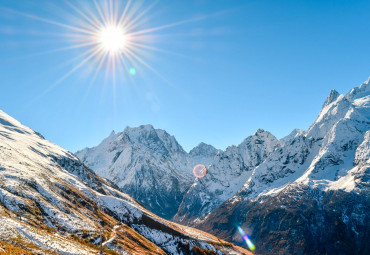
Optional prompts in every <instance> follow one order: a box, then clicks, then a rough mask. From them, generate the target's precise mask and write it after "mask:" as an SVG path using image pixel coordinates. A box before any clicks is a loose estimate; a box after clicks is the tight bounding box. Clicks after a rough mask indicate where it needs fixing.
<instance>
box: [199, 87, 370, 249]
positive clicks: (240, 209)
mask: <svg viewBox="0 0 370 255" xmlns="http://www.w3.org/2000/svg"><path fill="white" fill-rule="evenodd" d="M369 130H370V84H369V80H368V81H366V82H365V83H363V84H362V85H361V86H360V87H359V88H355V89H352V90H351V91H350V92H348V93H347V94H346V95H340V94H339V93H338V92H336V91H334V90H333V91H331V92H330V94H329V96H328V98H327V100H326V101H325V103H324V105H323V108H322V110H321V112H320V114H319V116H318V117H317V119H316V121H315V122H314V123H313V124H312V126H311V127H310V128H309V129H308V130H307V131H306V132H295V133H296V134H294V136H293V135H292V136H290V138H289V139H286V140H285V141H284V143H283V145H282V147H281V148H278V149H277V150H275V151H274V152H272V153H271V155H270V156H269V157H268V158H267V159H266V160H265V161H264V162H263V163H261V164H260V165H259V166H257V167H256V168H255V169H253V171H252V173H251V174H250V177H249V179H248V180H247V182H245V184H244V185H243V187H242V188H241V189H240V190H239V191H238V192H237V193H236V194H235V195H234V196H233V197H232V198H230V199H229V200H228V201H226V202H225V203H224V204H222V205H221V206H219V207H218V208H217V209H215V210H214V211H213V212H212V213H211V214H209V215H208V216H207V219H206V222H204V224H202V225H198V227H201V228H202V229H205V230H211V231H212V233H214V234H217V235H219V236H221V237H223V238H227V239H228V240H232V241H235V242H237V243H241V241H240V240H239V239H238V238H239V237H238V235H237V233H236V228H235V227H234V226H235V225H242V227H244V228H247V229H249V231H250V234H251V235H252V237H254V238H255V239H256V243H257V247H259V249H257V252H262V253H264V252H267V253H273V254H285V253H291V254H292V253H295V254H297V253H298V254H311V253H312V254H314V253H320V254H321V253H328V254H341V253H343V254H366V252H369V250H370V247H369V244H368V242H367V241H366V240H367V239H368V238H369V233H370V228H369V225H368V222H369V220H370V217H369V211H370V201H369V191H370V190H369V187H370V183H369V180H370V178H369V177H370V164H369V163H370V162H369V156H370V155H369ZM220 222H227V224H228V226H226V224H220ZM297 244H298V245H297Z"/></svg>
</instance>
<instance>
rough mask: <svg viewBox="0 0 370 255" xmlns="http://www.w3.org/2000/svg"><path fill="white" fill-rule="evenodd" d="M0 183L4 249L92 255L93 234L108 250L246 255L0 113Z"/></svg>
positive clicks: (0, 242) (0, 241)
mask: <svg viewBox="0 0 370 255" xmlns="http://www.w3.org/2000/svg"><path fill="white" fill-rule="evenodd" d="M144 128H145V127H144ZM172 149H173V151H176V150H177V149H178V148H176V147H172ZM0 184H1V185H0V224H1V228H0V248H1V250H2V251H4V250H5V252H6V254H69V255H72V254H76V255H77V254H97V252H98V250H99V247H98V246H97V244H98V243H99V242H100V233H101V234H102V236H103V238H104V243H103V244H104V247H105V248H104V249H105V251H106V252H109V254H198V253H201V252H203V253H206V254H247V253H248V251H246V250H244V249H242V248H239V247H236V246H234V245H232V244H229V243H226V242H225V241H222V240H220V239H218V238H216V237H214V236H212V235H209V234H207V233H205V232H202V231H198V230H195V229H192V228H189V227H185V226H181V225H179V224H176V223H172V222H169V221H167V220H164V219H162V218H160V217H158V216H156V215H155V214H153V213H151V212H149V211H148V210H147V209H145V208H144V207H143V206H142V205H140V204H139V203H137V202H136V200H134V199H133V198H131V197H130V196H128V195H126V194H125V193H122V192H120V191H118V190H117V188H116V186H115V185H113V184H112V183H110V182H109V181H107V180H106V179H104V178H102V177H99V176H98V175H96V174H95V173H94V172H92V171H91V170H90V169H89V168H87V167H86V166H85V165H84V164H83V163H82V162H81V161H80V160H79V159H78V158H77V157H76V156H74V155H73V154H72V153H70V152H68V151H67V150H65V149H63V148H61V147H59V146H57V145H55V144H53V143H51V142H49V141H47V140H45V139H44V138H43V137H42V136H41V135H40V134H38V133H37V132H35V131H33V130H32V129H30V128H27V127H25V126H23V125H22V124H21V123H19V122H18V121H16V120H15V119H13V118H11V117H10V116H8V115H6V114H5V113H4V112H2V111H0Z"/></svg>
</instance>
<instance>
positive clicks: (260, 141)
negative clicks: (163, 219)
mask: <svg viewBox="0 0 370 255" xmlns="http://www.w3.org/2000/svg"><path fill="white" fill-rule="evenodd" d="M278 147H279V141H278V140H277V139H276V138H275V137H274V136H273V135H272V134H270V133H269V132H266V131H264V130H262V129H259V130H258V131H257V132H256V133H255V134H254V135H252V136H249V137H247V138H246V139H245V140H244V141H243V142H242V143H241V144H240V145H238V146H230V147H228V148H227V149H226V150H225V151H219V152H218V153H217V155H216V156H215V157H214V158H213V160H212V163H211V164H210V165H209V169H208V174H207V175H206V176H205V177H204V178H202V179H196V181H195V183H194V184H193V185H192V186H191V188H190V189H189V191H188V192H187V193H186V195H185V197H184V199H183V201H182V203H181V205H180V208H179V210H178V212H177V214H176V215H175V217H174V220H175V221H177V222H181V223H185V224H187V225H194V224H200V223H201V222H202V220H203V218H204V217H205V216H206V215H207V214H208V213H209V212H211V211H212V210H213V209H215V208H216V207H217V206H219V205H220V204H221V203H223V202H224V201H226V200H227V199H229V198H230V197H231V196H233V195H234V194H235V193H236V192H237V191H238V190H239V189H240V188H241V187H242V185H243V184H244V183H245V181H246V180H247V179H248V178H249V177H250V175H251V174H252V170H253V169H254V168H255V167H256V166H258V165H259V164H261V163H262V162H263V161H264V160H265V159H266V158H267V157H268V156H269V155H270V154H271V153H272V152H273V151H274V150H275V149H276V148H278Z"/></svg>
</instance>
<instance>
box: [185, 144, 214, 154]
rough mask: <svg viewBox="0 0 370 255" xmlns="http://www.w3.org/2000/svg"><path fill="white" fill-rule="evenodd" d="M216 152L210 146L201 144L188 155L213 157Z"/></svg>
mask: <svg viewBox="0 0 370 255" xmlns="http://www.w3.org/2000/svg"><path fill="white" fill-rule="evenodd" d="M217 151H218V150H217V149H216V148H215V147H213V146H212V145H209V144H206V143H203V142H201V143H199V144H198V145H197V146H196V147H194V148H193V149H192V150H191V151H190V152H189V155H190V156H200V155H203V156H211V155H212V156H214V155H216V154H217Z"/></svg>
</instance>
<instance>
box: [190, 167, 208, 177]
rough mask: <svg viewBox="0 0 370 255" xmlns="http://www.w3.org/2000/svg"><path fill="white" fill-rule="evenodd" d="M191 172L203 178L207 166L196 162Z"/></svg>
mask: <svg viewBox="0 0 370 255" xmlns="http://www.w3.org/2000/svg"><path fill="white" fill-rule="evenodd" d="M193 174H194V175H195V177H197V178H203V177H204V176H206V174H207V168H206V167H205V166H204V165H202V164H198V165H196V166H195V167H194V168H193Z"/></svg>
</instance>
